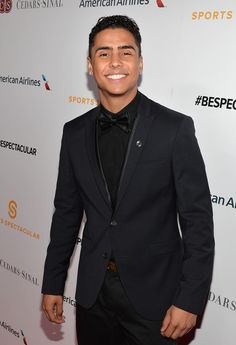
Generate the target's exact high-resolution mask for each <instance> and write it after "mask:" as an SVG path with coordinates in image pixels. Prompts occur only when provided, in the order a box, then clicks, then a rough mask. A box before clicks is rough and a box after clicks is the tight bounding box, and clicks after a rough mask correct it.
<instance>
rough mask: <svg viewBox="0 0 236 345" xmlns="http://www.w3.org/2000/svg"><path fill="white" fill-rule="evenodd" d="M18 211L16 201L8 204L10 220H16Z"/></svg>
mask: <svg viewBox="0 0 236 345" xmlns="http://www.w3.org/2000/svg"><path fill="white" fill-rule="evenodd" d="M16 210H17V203H16V202H15V201H14V200H11V201H9V204H8V215H9V217H10V218H12V219H15V218H16V214H17V212H16Z"/></svg>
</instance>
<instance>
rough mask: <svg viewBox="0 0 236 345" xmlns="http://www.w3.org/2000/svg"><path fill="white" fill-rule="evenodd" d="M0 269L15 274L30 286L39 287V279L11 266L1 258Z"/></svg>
mask: <svg viewBox="0 0 236 345" xmlns="http://www.w3.org/2000/svg"><path fill="white" fill-rule="evenodd" d="M0 267H1V268H3V269H5V270H6V271H8V272H10V273H12V274H15V275H16V276H17V277H19V278H21V279H23V280H25V281H27V282H28V283H30V284H32V285H36V286H39V279H38V278H37V277H35V276H34V275H33V274H31V273H29V272H27V271H26V270H24V269H21V268H19V267H18V266H15V265H12V264H11V263H9V262H7V261H6V260H3V259H2V258H0Z"/></svg>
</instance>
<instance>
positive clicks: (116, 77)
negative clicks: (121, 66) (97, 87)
mask: <svg viewBox="0 0 236 345" xmlns="http://www.w3.org/2000/svg"><path fill="white" fill-rule="evenodd" d="M106 77H107V78H108V79H113V80H118V79H122V78H125V77H127V74H108V75H106Z"/></svg>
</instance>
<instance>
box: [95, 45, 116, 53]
mask: <svg viewBox="0 0 236 345" xmlns="http://www.w3.org/2000/svg"><path fill="white" fill-rule="evenodd" d="M99 50H112V47H109V46H103V47H98V48H97V49H96V50H95V53H96V52H98V51H99Z"/></svg>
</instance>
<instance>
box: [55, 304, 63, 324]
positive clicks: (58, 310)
mask: <svg viewBox="0 0 236 345" xmlns="http://www.w3.org/2000/svg"><path fill="white" fill-rule="evenodd" d="M55 312H56V313H55V314H56V318H57V320H62V319H63V317H62V314H63V308H62V303H58V304H56V305H55Z"/></svg>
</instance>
